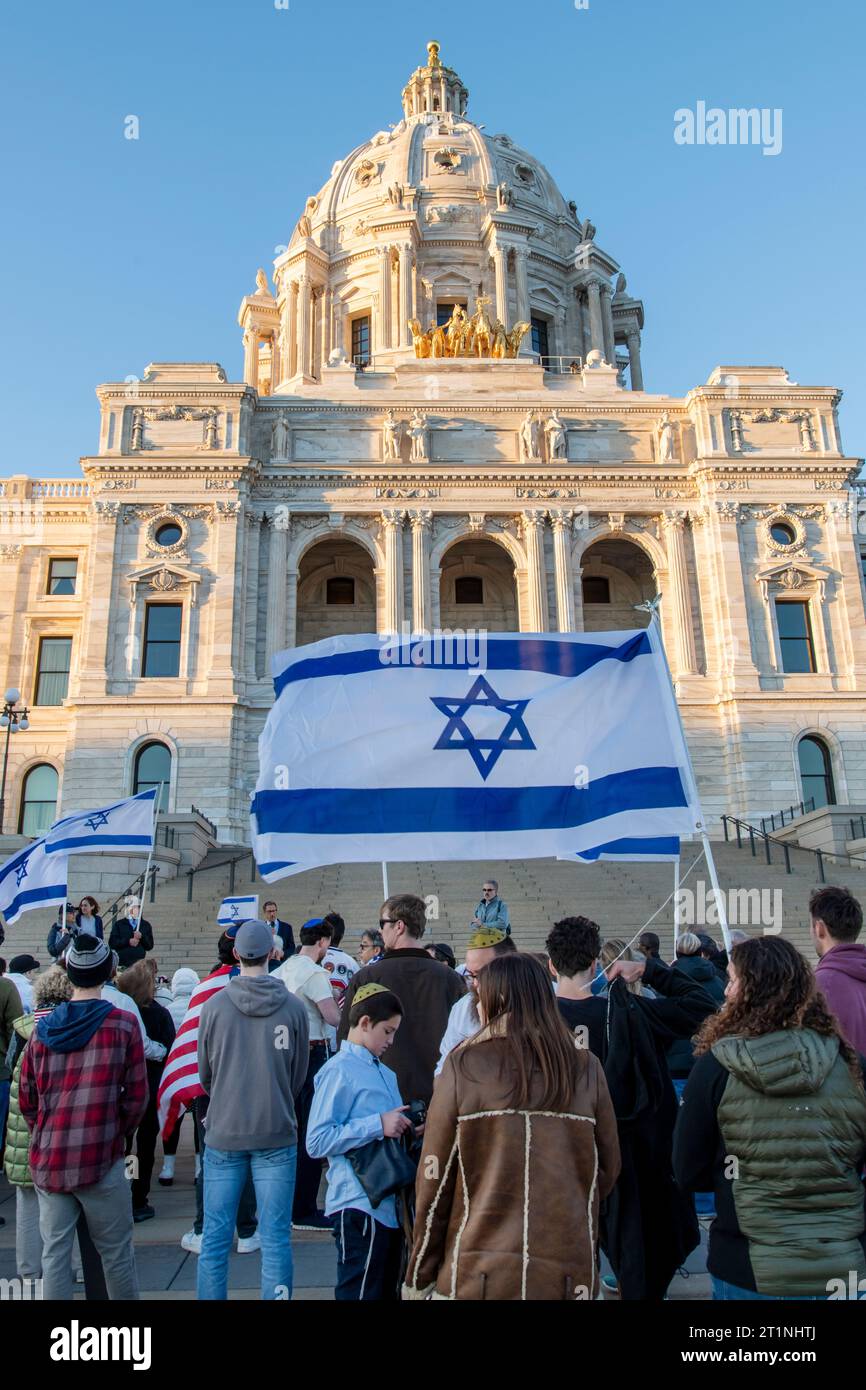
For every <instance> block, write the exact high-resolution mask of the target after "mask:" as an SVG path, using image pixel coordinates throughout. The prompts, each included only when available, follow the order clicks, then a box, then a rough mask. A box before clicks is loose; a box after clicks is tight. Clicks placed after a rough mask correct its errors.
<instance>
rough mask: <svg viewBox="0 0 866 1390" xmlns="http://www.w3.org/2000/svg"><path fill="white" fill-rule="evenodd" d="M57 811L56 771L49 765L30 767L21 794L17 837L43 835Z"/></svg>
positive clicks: (40, 764)
mask: <svg viewBox="0 0 866 1390" xmlns="http://www.w3.org/2000/svg"><path fill="white" fill-rule="evenodd" d="M56 810H57V769H56V768H54V767H52V766H51V764H50V763H39V764H38V765H37V766H36V767H31V769H30V771H29V772H28V774H27V776H26V777H25V778H24V789H23V791H22V793H21V813H20V815H19V817H18V834H19V835H34V836H36V835H44V834H45V831H46V830H47V829H48V827H49V826H50V825H51V822H52V821H53V820H54V813H55V811H56Z"/></svg>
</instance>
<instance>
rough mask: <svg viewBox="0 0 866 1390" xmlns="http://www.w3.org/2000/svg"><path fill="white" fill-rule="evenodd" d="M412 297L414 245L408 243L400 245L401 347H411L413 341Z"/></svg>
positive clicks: (399, 339) (399, 333) (399, 335)
mask: <svg viewBox="0 0 866 1390" xmlns="http://www.w3.org/2000/svg"><path fill="white" fill-rule="evenodd" d="M412 298H413V296H412V247H411V246H409V245H408V243H407V244H404V245H402V246H401V247H400V326H399V332H398V334H397V342H398V344H399V346H400V347H410V346H411V343H412V334H411V333H410V331H409V320H410V318H412Z"/></svg>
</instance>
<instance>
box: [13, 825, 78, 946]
mask: <svg viewBox="0 0 866 1390" xmlns="http://www.w3.org/2000/svg"><path fill="white" fill-rule="evenodd" d="M66 871H67V860H66V856H65V855H63V854H46V853H45V841H44V840H34V841H33V843H32V844H31V845H28V846H27V848H26V849H20V850H19V851H18V853H17V854H13V855H12V858H11V859H7V860H6V863H5V864H3V865H2V866H0V912H2V914H3V917H4V918H5V921H6V925H7V927H11V926H12V923H13V922H17V921H18V918H19V917H20V916H21V915H22V913H24V912H32V911H33V910H34V909H35V908H37V907H53V906H55V904H57V903H65V902H66Z"/></svg>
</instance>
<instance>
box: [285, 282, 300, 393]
mask: <svg viewBox="0 0 866 1390" xmlns="http://www.w3.org/2000/svg"><path fill="white" fill-rule="evenodd" d="M288 351H289V360H288V363H287V367H288V375H289V377H290V378H291V377H293V376H297V372H298V282H297V280H293V281H292V282H291V284H290V285H289V337H288Z"/></svg>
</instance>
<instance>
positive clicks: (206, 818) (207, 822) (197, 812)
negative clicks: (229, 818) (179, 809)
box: [189, 804, 217, 839]
mask: <svg viewBox="0 0 866 1390" xmlns="http://www.w3.org/2000/svg"><path fill="white" fill-rule="evenodd" d="M189 809H190V814H191V815H193V816H198V817H199V819H200V820H203V821H204V823H205V825H206V826H207V827H208V829H209V830H210V833H211V835H212V836H213V838H214V839H216V837H217V828H216V826H215V825H214V823H213V821H212V820H211V819H210V817H209V816H206V815H205V813H204V811H200V810H199V808H198V807H197V806H193V805H192V804H190V808H189Z"/></svg>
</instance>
